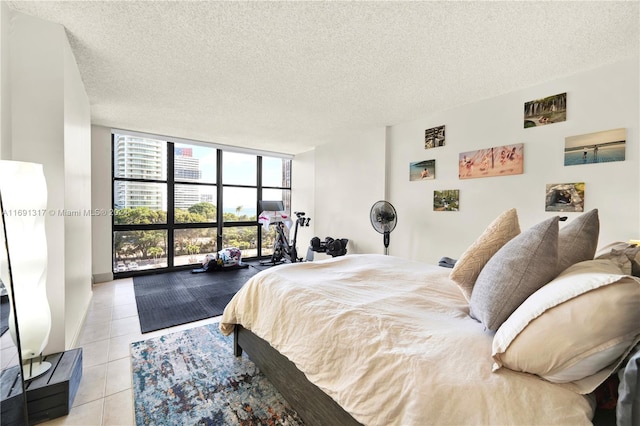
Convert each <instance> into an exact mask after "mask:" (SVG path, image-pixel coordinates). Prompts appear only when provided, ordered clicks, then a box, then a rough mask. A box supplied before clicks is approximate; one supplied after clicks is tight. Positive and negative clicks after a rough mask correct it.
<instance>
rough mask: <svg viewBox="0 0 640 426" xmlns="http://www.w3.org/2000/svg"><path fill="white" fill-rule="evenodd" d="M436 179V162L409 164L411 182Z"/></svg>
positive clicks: (427, 161) (426, 161)
mask: <svg viewBox="0 0 640 426" xmlns="http://www.w3.org/2000/svg"><path fill="white" fill-rule="evenodd" d="M435 178H436V160H425V161H417V162H415V163H410V164H409V181H414V180H427V179H435Z"/></svg>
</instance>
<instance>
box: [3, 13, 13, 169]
mask: <svg viewBox="0 0 640 426" xmlns="http://www.w3.org/2000/svg"><path fill="white" fill-rule="evenodd" d="M10 15H11V11H10V10H9V7H8V6H7V5H6V4H5V2H0V159H3V160H5V159H10V158H11V90H10V84H11V76H10V67H9V27H10V25H11V18H10Z"/></svg>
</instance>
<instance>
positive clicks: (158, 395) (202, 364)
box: [131, 324, 303, 425]
mask: <svg viewBox="0 0 640 426" xmlns="http://www.w3.org/2000/svg"><path fill="white" fill-rule="evenodd" d="M131 360H132V361H131V363H132V372H133V394H134V408H135V415H136V425H302V424H303V422H302V420H301V419H300V418H299V417H298V414H297V413H296V412H295V411H293V409H292V408H291V407H290V406H289V404H288V403H287V402H286V401H285V399H284V398H283V397H282V395H280V393H279V392H278V391H277V390H276V389H275V388H274V387H273V385H272V384H271V383H270V382H269V381H268V380H267V378H266V377H265V376H264V375H263V374H262V373H261V372H260V371H259V370H258V368H257V367H256V366H255V364H254V363H253V362H251V361H250V360H249V359H248V358H247V357H246V355H243V356H242V357H235V356H234V355H233V337H232V336H229V337H225V336H223V335H222V333H220V331H219V330H218V324H209V325H205V326H202V327H197V328H192V329H189V330H185V331H181V332H177V333H172V334H168V335H165V336H161V337H156V338H153V339H149V340H144V341H141V342H134V343H132V344H131Z"/></svg>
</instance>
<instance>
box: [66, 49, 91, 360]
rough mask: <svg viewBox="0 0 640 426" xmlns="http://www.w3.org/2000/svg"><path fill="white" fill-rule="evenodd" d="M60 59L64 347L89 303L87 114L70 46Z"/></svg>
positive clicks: (89, 195)
mask: <svg viewBox="0 0 640 426" xmlns="http://www.w3.org/2000/svg"><path fill="white" fill-rule="evenodd" d="M60 43H61V45H62V49H63V55H64V123H63V125H64V148H63V149H64V172H65V176H64V183H65V188H64V192H65V197H64V205H65V209H67V210H70V211H72V212H74V213H75V212H78V213H81V214H79V215H77V216H74V215H69V216H65V218H64V247H65V291H64V295H65V307H66V308H65V347H66V348H69V347H70V346H71V344H72V342H75V340H76V338H77V335H78V333H79V332H80V326H81V324H82V322H83V320H84V316H85V313H86V312H87V310H88V307H89V302H90V300H91V252H90V250H91V241H92V235H91V219H92V217H91V216H90V215H87V214H86V211H87V210H90V209H91V110H90V107H89V98H88V96H87V93H86V91H85V89H84V85H83V83H82V78H81V76H80V71H79V70H78V65H77V64H76V60H75V57H74V56H73V53H72V51H71V46H70V45H69V43H68V42H67V38H66V37H64V38H63V39H62V40H61V41H60Z"/></svg>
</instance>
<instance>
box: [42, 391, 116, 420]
mask: <svg viewBox="0 0 640 426" xmlns="http://www.w3.org/2000/svg"><path fill="white" fill-rule="evenodd" d="M103 405H104V399H102V398H101V399H98V400H96V401H92V402H88V403H86V404H82V405H78V406H74V407H72V408H71V411H69V414H67V415H66V416H63V417H58V418H57V419H53V420H49V421H48V422H44V423H39V425H40V426H59V425H75V426H100V425H101V424H102V411H103Z"/></svg>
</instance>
